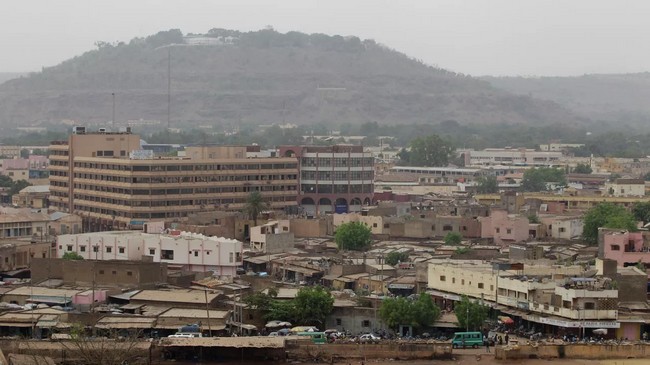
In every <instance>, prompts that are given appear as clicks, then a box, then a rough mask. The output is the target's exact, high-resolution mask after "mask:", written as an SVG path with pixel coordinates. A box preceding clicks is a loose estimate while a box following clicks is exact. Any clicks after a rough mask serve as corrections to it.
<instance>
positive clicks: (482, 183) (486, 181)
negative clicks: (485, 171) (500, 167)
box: [476, 176, 499, 194]
mask: <svg viewBox="0 0 650 365" xmlns="http://www.w3.org/2000/svg"><path fill="white" fill-rule="evenodd" d="M477 183H478V184H477V186H476V191H477V192H478V193H479V194H494V193H497V192H499V183H498V182H497V178H496V176H481V177H479V178H478V179H477Z"/></svg>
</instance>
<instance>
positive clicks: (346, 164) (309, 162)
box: [279, 145, 374, 215]
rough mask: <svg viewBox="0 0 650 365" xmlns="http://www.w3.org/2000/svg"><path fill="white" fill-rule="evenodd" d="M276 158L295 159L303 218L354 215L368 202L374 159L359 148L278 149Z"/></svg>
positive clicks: (308, 147) (283, 147) (294, 147)
mask: <svg viewBox="0 0 650 365" xmlns="http://www.w3.org/2000/svg"><path fill="white" fill-rule="evenodd" d="M279 155H280V156H286V157H289V156H293V157H296V158H298V164H299V170H300V195H299V196H298V198H297V201H298V203H299V204H300V206H301V207H302V208H303V209H304V210H305V212H306V213H307V214H310V215H315V214H323V213H332V212H336V213H347V212H357V211H360V210H361V207H362V205H369V204H370V203H371V202H372V198H373V193H374V158H373V157H372V154H371V153H368V152H364V151H363V147H362V146H349V145H336V146H282V147H280V150H279Z"/></svg>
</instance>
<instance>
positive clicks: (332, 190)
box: [300, 184, 374, 194]
mask: <svg viewBox="0 0 650 365" xmlns="http://www.w3.org/2000/svg"><path fill="white" fill-rule="evenodd" d="M300 189H301V191H303V192H305V193H309V194H359V193H372V192H374V186H373V185H372V184H354V185H324V184H318V185H315V184H302V185H301V186H300Z"/></svg>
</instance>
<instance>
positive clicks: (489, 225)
mask: <svg viewBox="0 0 650 365" xmlns="http://www.w3.org/2000/svg"><path fill="white" fill-rule="evenodd" d="M479 221H480V222H481V238H492V239H493V240H494V243H495V244H497V245H506V244H510V243H518V242H522V241H526V240H528V238H529V222H528V218H526V217H522V216H518V215H514V214H508V212H507V211H505V210H500V209H494V210H492V214H491V215H490V216H489V217H480V218H479Z"/></svg>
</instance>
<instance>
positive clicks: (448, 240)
mask: <svg viewBox="0 0 650 365" xmlns="http://www.w3.org/2000/svg"><path fill="white" fill-rule="evenodd" d="M444 241H445V245H451V246H455V245H460V243H461V242H462V241H463V236H461V235H460V233H458V232H449V233H447V234H446V235H445V238H444Z"/></svg>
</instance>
